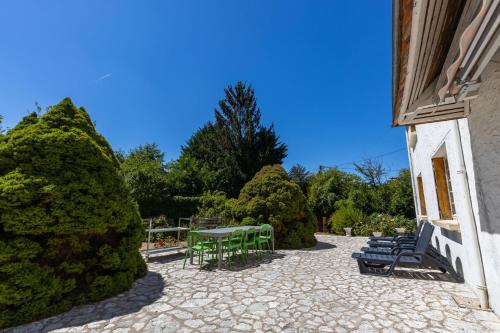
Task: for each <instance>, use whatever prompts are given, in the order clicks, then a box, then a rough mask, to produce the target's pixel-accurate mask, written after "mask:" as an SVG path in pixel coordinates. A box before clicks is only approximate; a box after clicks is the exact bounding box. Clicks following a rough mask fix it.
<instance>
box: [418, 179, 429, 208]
mask: <svg viewBox="0 0 500 333" xmlns="http://www.w3.org/2000/svg"><path fill="white" fill-rule="evenodd" d="M417 186H418V199H419V202H420V214H421V215H427V206H426V205H425V195H424V183H423V181H422V176H418V177H417Z"/></svg>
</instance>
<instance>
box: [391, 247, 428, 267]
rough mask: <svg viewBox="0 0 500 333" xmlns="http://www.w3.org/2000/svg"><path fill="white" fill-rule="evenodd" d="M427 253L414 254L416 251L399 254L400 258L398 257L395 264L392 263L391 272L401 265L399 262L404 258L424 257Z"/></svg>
mask: <svg viewBox="0 0 500 333" xmlns="http://www.w3.org/2000/svg"><path fill="white" fill-rule="evenodd" d="M424 255H425V253H424V252H414V251H411V252H410V251H407V252H405V251H403V252H401V253H399V254H398V256H397V257H396V259H395V260H394V262H393V263H392V265H391V267H390V268H389V271H392V270H394V268H395V267H396V265H397V264H398V263H399V261H400V260H401V258H402V257H414V256H424Z"/></svg>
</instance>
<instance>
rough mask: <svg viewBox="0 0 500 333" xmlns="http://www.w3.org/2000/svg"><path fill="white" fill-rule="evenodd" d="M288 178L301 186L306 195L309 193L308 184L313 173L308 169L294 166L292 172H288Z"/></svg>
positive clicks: (297, 165) (298, 165)
mask: <svg viewBox="0 0 500 333" xmlns="http://www.w3.org/2000/svg"><path fill="white" fill-rule="evenodd" d="M288 176H289V177H290V179H291V180H292V181H294V182H295V183H296V184H298V185H299V186H300V188H301V190H302V192H303V193H304V194H305V193H306V192H307V182H308V180H309V177H310V176H311V173H310V172H309V171H307V169H306V168H305V167H304V166H303V165H300V164H295V165H294V166H292V167H291V168H290V171H288Z"/></svg>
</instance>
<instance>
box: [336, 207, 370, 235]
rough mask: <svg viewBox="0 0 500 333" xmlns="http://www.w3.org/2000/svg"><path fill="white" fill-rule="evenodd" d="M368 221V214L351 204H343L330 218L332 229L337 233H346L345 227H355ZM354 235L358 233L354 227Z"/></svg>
mask: <svg viewBox="0 0 500 333" xmlns="http://www.w3.org/2000/svg"><path fill="white" fill-rule="evenodd" d="M365 221H366V215H365V214H364V213H363V211H361V210H359V209H357V208H355V207H353V206H352V205H349V204H347V205H346V204H345V203H344V204H343V205H342V206H341V207H339V209H337V211H335V213H333V214H332V216H331V218H330V229H331V230H332V231H333V232H334V233H335V234H337V235H345V231H344V228H355V226H357V225H363V224H364V223H365ZM353 235H357V234H356V229H354V232H353Z"/></svg>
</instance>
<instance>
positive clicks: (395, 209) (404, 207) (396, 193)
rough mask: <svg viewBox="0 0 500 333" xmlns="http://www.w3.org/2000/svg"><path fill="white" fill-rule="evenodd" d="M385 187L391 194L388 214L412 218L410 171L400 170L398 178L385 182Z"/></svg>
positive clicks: (412, 202) (413, 205) (413, 208)
mask: <svg viewBox="0 0 500 333" xmlns="http://www.w3.org/2000/svg"><path fill="white" fill-rule="evenodd" d="M387 187H388V190H389V192H390V193H391V200H390V204H389V208H388V212H389V214H391V215H403V216H406V217H407V218H414V217H415V204H414V201H413V189H412V185H411V174H410V170H408V169H402V170H401V171H400V172H399V175H398V177H396V178H393V179H391V180H389V181H388V182H387Z"/></svg>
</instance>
